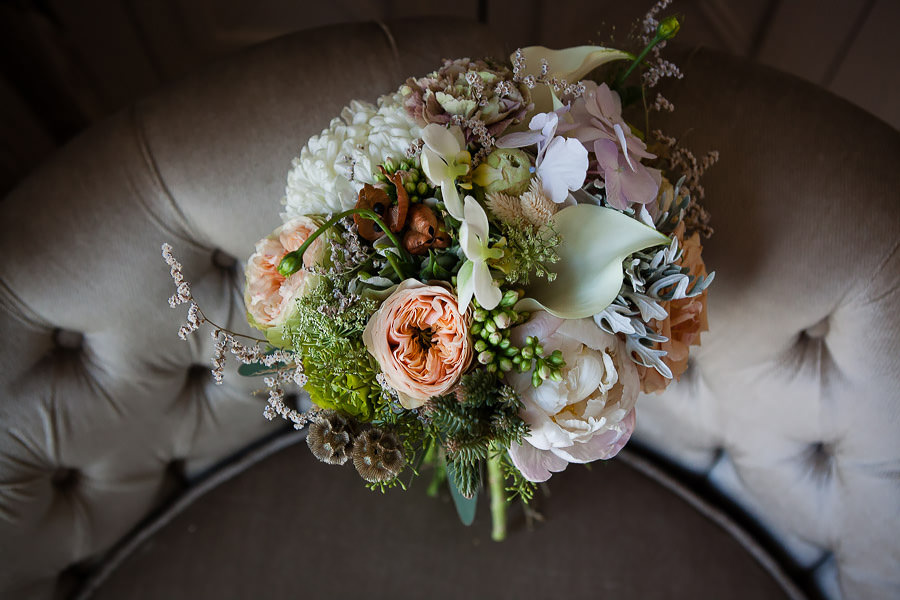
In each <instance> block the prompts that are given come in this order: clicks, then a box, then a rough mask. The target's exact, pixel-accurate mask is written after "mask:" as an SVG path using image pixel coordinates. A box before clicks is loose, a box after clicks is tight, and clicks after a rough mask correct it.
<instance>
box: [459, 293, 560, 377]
mask: <svg viewBox="0 0 900 600" xmlns="http://www.w3.org/2000/svg"><path fill="white" fill-rule="evenodd" d="M520 297H521V294H520V293H519V292H517V291H516V290H508V291H507V292H506V293H505V294H503V299H502V300H500V304H499V305H498V306H497V308H495V309H493V310H486V309H484V308H482V307H481V305H479V304H478V301H477V300H472V302H473V303H474V305H475V313H474V315H473V322H472V327H471V329H470V331H471V333H472V337H474V338H475V353H476V360H478V362H479V363H481V364H482V365H484V366H485V368H486V369H487V371H488V372H490V373H506V372H509V371H512V370H516V371H519V372H520V373H527V372H528V371H531V370H532V369H534V372H533V373H532V374H531V384H532V385H533V386H534V387H540V385H541V384H542V383H544V381H546V380H547V379H552V380H553V381H562V373H561V369H562V368H563V367H564V366H565V365H566V361H565V359H564V358H563V355H562V352H560V351H559V350H554V351H553V352H552V353H551V354H550V356H544V347H543V346H541V344H540V342H538V339H537V338H536V337H534V336H529V337H527V338H525V346H524V347H522V348H519V347H517V346H515V345H513V343H512V341H511V340H510V339H509V333H510V327H512V326H513V325H517V324H519V323H521V322H523V321H525V319H527V318H528V314H527V313H517V312H516V311H515V310H513V308H512V307H513V306H514V305H515V304H516V302H518V301H519V298H520Z"/></svg>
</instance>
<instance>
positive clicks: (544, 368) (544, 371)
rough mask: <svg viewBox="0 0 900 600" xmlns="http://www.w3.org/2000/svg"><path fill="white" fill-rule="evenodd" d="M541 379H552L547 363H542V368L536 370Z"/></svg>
mask: <svg viewBox="0 0 900 600" xmlns="http://www.w3.org/2000/svg"><path fill="white" fill-rule="evenodd" d="M535 373H537V374H538V375H539V376H540V378H541V379H547V378H548V377H550V367H548V366H547V365H546V363H543V362H542V363H541V364H540V366H539V367H538V368H537V369H536V370H535Z"/></svg>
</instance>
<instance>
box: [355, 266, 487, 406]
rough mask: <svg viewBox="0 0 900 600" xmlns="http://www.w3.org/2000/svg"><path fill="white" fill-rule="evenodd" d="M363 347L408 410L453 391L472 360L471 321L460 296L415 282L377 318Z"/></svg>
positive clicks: (371, 321)
mask: <svg viewBox="0 0 900 600" xmlns="http://www.w3.org/2000/svg"><path fill="white" fill-rule="evenodd" d="M363 342H364V343H365V345H366V348H367V349H368V351H369V353H370V354H372V356H374V357H375V360H377V361H378V364H379V366H380V367H381V370H382V373H383V374H384V378H385V380H386V381H387V383H388V384H389V385H390V386H391V387H393V388H394V389H395V390H397V393H398V395H399V396H400V403H401V404H402V405H403V407H404V408H407V409H411V408H417V407H419V406H422V405H423V404H424V403H425V401H426V400H428V399H429V398H431V397H432V396H439V395H441V394H445V393H447V392H449V391H450V389H451V388H453V386H454V385H456V383H457V381H459V378H460V376H461V375H462V374H463V372H465V370H466V368H467V367H468V366H469V363H470V362H471V360H472V345H471V341H470V340H469V325H468V319H467V317H466V315H465V313H464V312H463V313H461V312H460V310H459V306H458V304H457V300H456V296H454V295H453V293H452V292H450V291H449V290H448V289H447V288H445V287H442V286H439V285H426V284H424V283H421V282H419V281H416V280H414V279H407V280H406V281H404V282H403V283H401V284H400V285H399V286H398V287H397V289H396V290H394V293H392V294H391V295H390V296H389V297H388V298H387V300H385V301H384V303H383V304H382V305H381V308H379V309H378V311H376V312H375V314H373V315H372V317H371V318H370V319H369V323H368V324H367V325H366V329H365V331H364V332H363Z"/></svg>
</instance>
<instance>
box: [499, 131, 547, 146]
mask: <svg viewBox="0 0 900 600" xmlns="http://www.w3.org/2000/svg"><path fill="white" fill-rule="evenodd" d="M542 139H544V136H543V135H542V134H541V132H540V131H517V132H515V133H510V134H507V135H504V136H503V137H502V138H500V139H499V140H497V147H498V148H524V147H525V146H531V145H533V144H537V143H538V142H539V141H541V140H542Z"/></svg>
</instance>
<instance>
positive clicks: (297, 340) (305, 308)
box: [282, 279, 381, 421]
mask: <svg viewBox="0 0 900 600" xmlns="http://www.w3.org/2000/svg"><path fill="white" fill-rule="evenodd" d="M376 308H377V304H376V303H375V302H374V301H373V300H367V299H363V298H346V297H343V298H339V297H337V296H336V295H335V294H334V287H333V283H331V282H329V281H327V280H325V279H322V281H321V282H320V283H319V285H318V286H317V287H316V289H315V290H314V291H312V292H311V293H309V294H307V295H306V296H304V297H303V298H301V299H300V300H299V301H298V302H297V309H296V311H295V312H294V314H293V315H291V317H290V318H289V319H288V321H287V323H285V325H284V327H283V334H282V335H283V336H284V337H285V338H286V339H287V340H289V346H290V348H291V349H293V350H294V351H296V352H299V353H300V354H301V356H302V357H303V369H304V372H305V373H306V376H307V377H308V378H309V381H308V383H307V384H306V390H307V391H308V392H309V395H310V398H311V399H312V401H313V402H315V403H316V404H317V405H318V406H321V407H323V408H331V409H336V410H340V411H342V412H345V413H347V414H349V415H352V416H354V417H356V418H357V419H360V420H362V421H367V420H369V419H370V418H371V416H372V412H373V408H374V406H375V404H376V403H377V402H378V401H379V400H380V399H381V386H379V385H378V383H377V382H376V381H375V376H376V375H377V374H378V364H377V362H376V361H375V359H374V358H373V357H372V356H371V355H370V354H369V352H368V351H367V350H366V348H365V345H364V344H363V342H362V331H363V329H364V328H365V326H366V323H367V321H368V319H369V316H370V315H371V314H372V313H373V312H374V311H375V309H376Z"/></svg>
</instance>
